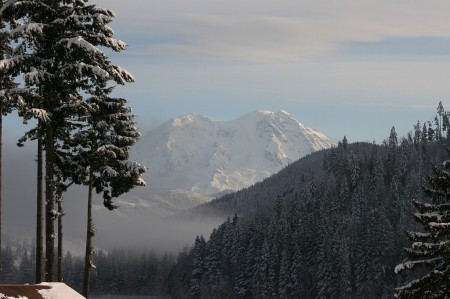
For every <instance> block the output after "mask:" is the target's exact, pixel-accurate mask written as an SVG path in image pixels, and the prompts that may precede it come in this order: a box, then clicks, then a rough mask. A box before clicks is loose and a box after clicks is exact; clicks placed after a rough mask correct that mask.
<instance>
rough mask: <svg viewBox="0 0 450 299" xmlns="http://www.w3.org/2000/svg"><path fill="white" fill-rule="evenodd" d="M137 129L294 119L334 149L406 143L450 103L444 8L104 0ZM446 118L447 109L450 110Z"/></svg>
mask: <svg viewBox="0 0 450 299" xmlns="http://www.w3.org/2000/svg"><path fill="white" fill-rule="evenodd" d="M93 3H97V4H98V5H99V6H102V7H106V8H110V9H111V10H113V11H114V12H115V13H116V15H117V17H116V19H115V21H114V23H112V24H111V26H112V27H113V28H114V29H115V32H116V36H117V37H118V38H120V39H122V40H124V41H125V42H127V43H128V44H129V48H128V50H127V51H125V52H123V53H121V54H119V55H114V56H112V57H113V61H114V62H116V63H117V64H119V65H121V66H123V67H125V68H127V69H128V70H129V71H131V72H132V73H133V74H134V76H135V77H136V80H137V82H136V83H135V84H131V85H129V86H127V87H126V88H121V89H120V91H119V94H120V95H123V96H125V97H127V98H128V99H129V101H130V105H132V107H134V111H135V113H136V114H137V115H138V121H139V125H140V127H141V129H142V130H143V131H144V132H145V130H147V128H149V127H150V126H151V125H154V124H158V123H161V122H163V121H166V120H168V119H170V118H172V117H176V116H180V115H184V114H187V113H190V112H199V113H202V114H204V115H206V116H208V117H210V118H212V119H214V120H230V119H234V118H237V117H239V116H241V115H243V114H245V113H248V112H250V111H253V110H256V109H267V110H273V111H278V110H281V109H283V110H287V111H289V112H290V113H292V114H293V115H294V117H296V118H297V120H299V121H300V122H303V123H304V124H306V125H308V126H311V127H313V128H316V129H319V130H321V131H323V132H324V133H326V134H328V135H330V136H331V137H332V138H334V139H341V138H342V137H343V136H344V135H347V137H348V138H349V140H350V141H360V140H362V141H364V140H367V141H373V140H376V141H381V140H382V139H383V138H384V137H386V136H387V135H388V134H389V130H390V128H391V127H392V126H393V125H395V126H396V128H397V131H398V133H399V134H406V132H407V131H409V130H410V129H411V128H412V125H413V124H414V123H415V122H417V120H419V119H420V120H421V121H425V120H430V119H431V118H432V117H433V116H434V114H435V111H436V106H437V103H438V102H439V101H440V100H441V101H442V102H443V103H444V106H446V104H447V103H448V105H450V100H447V99H448V97H449V95H450V84H449V83H450V18H449V17H448V12H449V11H450V2H449V1H434V0H431V1H414V0H413V1H411V0H408V1H390V0H386V1H385V0H376V1H364V0H341V1H317V0H311V1H304V0H296V1H293V0H278V1H272V0H270V1H269V0H245V1H242V0H239V1H237V0H164V1H154V0H129V1H120V0H97V1H93ZM449 109H450V107H449Z"/></svg>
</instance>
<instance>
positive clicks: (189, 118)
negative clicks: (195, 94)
mask: <svg viewBox="0 0 450 299" xmlns="http://www.w3.org/2000/svg"><path fill="white" fill-rule="evenodd" d="M196 121H202V122H211V120H210V119H209V118H207V117H206V116H203V115H202V114H200V113H196V112H193V113H189V114H186V115H183V116H181V117H177V118H174V119H172V126H174V127H180V126H185V125H187V124H190V123H193V122H196Z"/></svg>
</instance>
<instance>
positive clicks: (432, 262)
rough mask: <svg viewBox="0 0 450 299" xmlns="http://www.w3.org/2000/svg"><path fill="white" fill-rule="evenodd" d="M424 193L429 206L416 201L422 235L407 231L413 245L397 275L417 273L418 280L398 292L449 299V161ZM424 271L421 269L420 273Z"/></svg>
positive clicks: (397, 289) (417, 218) (413, 295)
mask: <svg viewBox="0 0 450 299" xmlns="http://www.w3.org/2000/svg"><path fill="white" fill-rule="evenodd" d="M428 182H429V186H428V187H427V188H425V194H426V195H427V196H428V197H429V198H430V199H431V202H430V203H424V202H419V201H416V200H414V201H413V204H414V206H415V207H416V209H417V210H418V212H417V213H416V214H415V215H414V219H415V220H416V222H418V223H419V224H421V225H422V226H423V231H422V232H412V231H410V232H408V233H407V235H408V238H409V239H410V240H411V241H412V242H413V244H412V246H411V248H407V249H406V254H407V256H408V260H407V261H406V262H404V263H401V264H399V265H397V266H396V268H395V272H396V273H400V272H403V271H404V270H409V271H413V272H414V271H415V272H414V273H412V275H413V277H414V278H415V279H412V280H411V281H409V282H408V283H406V284H404V285H403V286H400V287H398V288H396V289H395V296H396V297H397V298H448V296H449V294H450V284H449V283H448V282H449V281H450V191H449V190H450V160H446V161H445V162H443V163H442V167H439V168H438V167H436V168H435V170H434V175H433V176H430V177H429V179H428ZM419 268H421V270H419Z"/></svg>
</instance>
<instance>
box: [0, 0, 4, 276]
mask: <svg viewBox="0 0 450 299" xmlns="http://www.w3.org/2000/svg"><path fill="white" fill-rule="evenodd" d="M2 6H3V1H0V8H2ZM0 21H1V20H0ZM2 23H3V22H2ZM0 25H2V24H0ZM0 59H3V53H1V56H0ZM0 83H1V86H0V88H3V84H4V83H3V82H0ZM2 152H3V100H2V99H0V280H1V279H2V272H3V263H2V204H3V202H2Z"/></svg>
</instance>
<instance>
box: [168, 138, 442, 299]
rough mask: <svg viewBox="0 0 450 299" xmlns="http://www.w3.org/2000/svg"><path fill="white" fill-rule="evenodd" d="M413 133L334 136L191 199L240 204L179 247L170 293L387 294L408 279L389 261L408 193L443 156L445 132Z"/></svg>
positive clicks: (398, 250)
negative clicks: (225, 188) (255, 175)
mask: <svg viewBox="0 0 450 299" xmlns="http://www.w3.org/2000/svg"><path fill="white" fill-rule="evenodd" d="M422 134H425V133H422V131H415V132H414V135H413V134H409V135H408V137H407V138H403V139H401V140H400V141H399V140H398V139H397V135H396V133H395V129H393V131H391V135H390V137H389V139H388V140H386V142H385V143H384V144H383V145H375V144H370V143H354V144H348V143H347V140H346V139H345V138H344V140H343V141H341V142H339V145H338V146H337V147H336V148H333V149H330V150H326V151H323V152H321V153H316V154H313V155H311V156H309V157H306V158H304V159H302V160H300V161H298V162H296V163H294V164H292V165H290V166H288V167H287V168H286V169H284V170H283V171H281V172H280V173H279V174H277V175H275V176H273V177H272V178H269V179H267V180H266V181H264V182H263V183H261V184H257V185H255V186H253V187H251V188H248V189H246V190H243V191H241V192H238V193H236V194H232V195H229V196H226V197H224V198H221V199H219V200H216V201H215V202H213V203H211V204H209V205H207V206H204V207H201V208H199V209H200V210H202V211H208V210H211V209H212V207H213V208H215V209H216V212H217V209H218V210H220V211H221V212H222V213H232V212H233V211H238V212H241V211H247V213H246V214H244V215H242V216H240V215H239V217H238V216H234V217H230V218H228V219H227V221H226V222H225V223H223V224H222V225H221V226H220V227H218V228H217V229H216V230H214V232H213V233H212V234H211V236H210V239H209V241H205V239H204V238H203V237H201V236H200V237H198V238H197V239H196V241H195V244H194V245H193V247H192V248H190V249H189V250H185V251H183V252H182V253H181V254H180V255H179V257H178V261H177V264H176V266H175V268H174V269H173V271H172V272H171V275H170V278H169V290H171V294H172V296H173V297H175V298H200V297H201V298H238V297H240V298H392V297H393V294H394V292H393V290H394V288H395V287H396V286H398V285H399V284H401V283H402V282H404V281H406V280H409V279H411V277H408V275H409V274H403V276H397V275H396V274H395V273H394V267H395V266H396V265H397V264H398V263H400V262H402V260H404V259H405V255H404V253H403V248H405V247H408V246H409V245H410V242H409V241H408V239H407V238H406V234H405V232H406V231H408V230H411V229H415V228H416V227H417V224H416V223H415V222H414V218H413V217H412V215H413V214H414V212H415V209H414V207H413V205H412V200H413V199H416V200H419V201H425V202H426V201H427V198H426V196H425V195H424V194H423V192H422V188H423V186H424V185H426V179H427V176H428V174H429V173H430V172H431V171H432V169H433V166H434V165H438V164H440V163H441V162H442V161H443V160H445V159H446V158H447V157H448V152H447V148H448V145H449V142H448V141H447V140H443V139H440V140H439V141H436V140H433V138H428V136H424V135H422ZM413 136H414V137H413ZM322 157H323V158H322ZM320 158H322V160H321V159H320ZM320 160H321V161H320ZM319 163H320V164H321V165H318V164H319ZM314 166H315V167H314ZM305 167H306V168H305ZM274 193H277V194H278V195H274Z"/></svg>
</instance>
